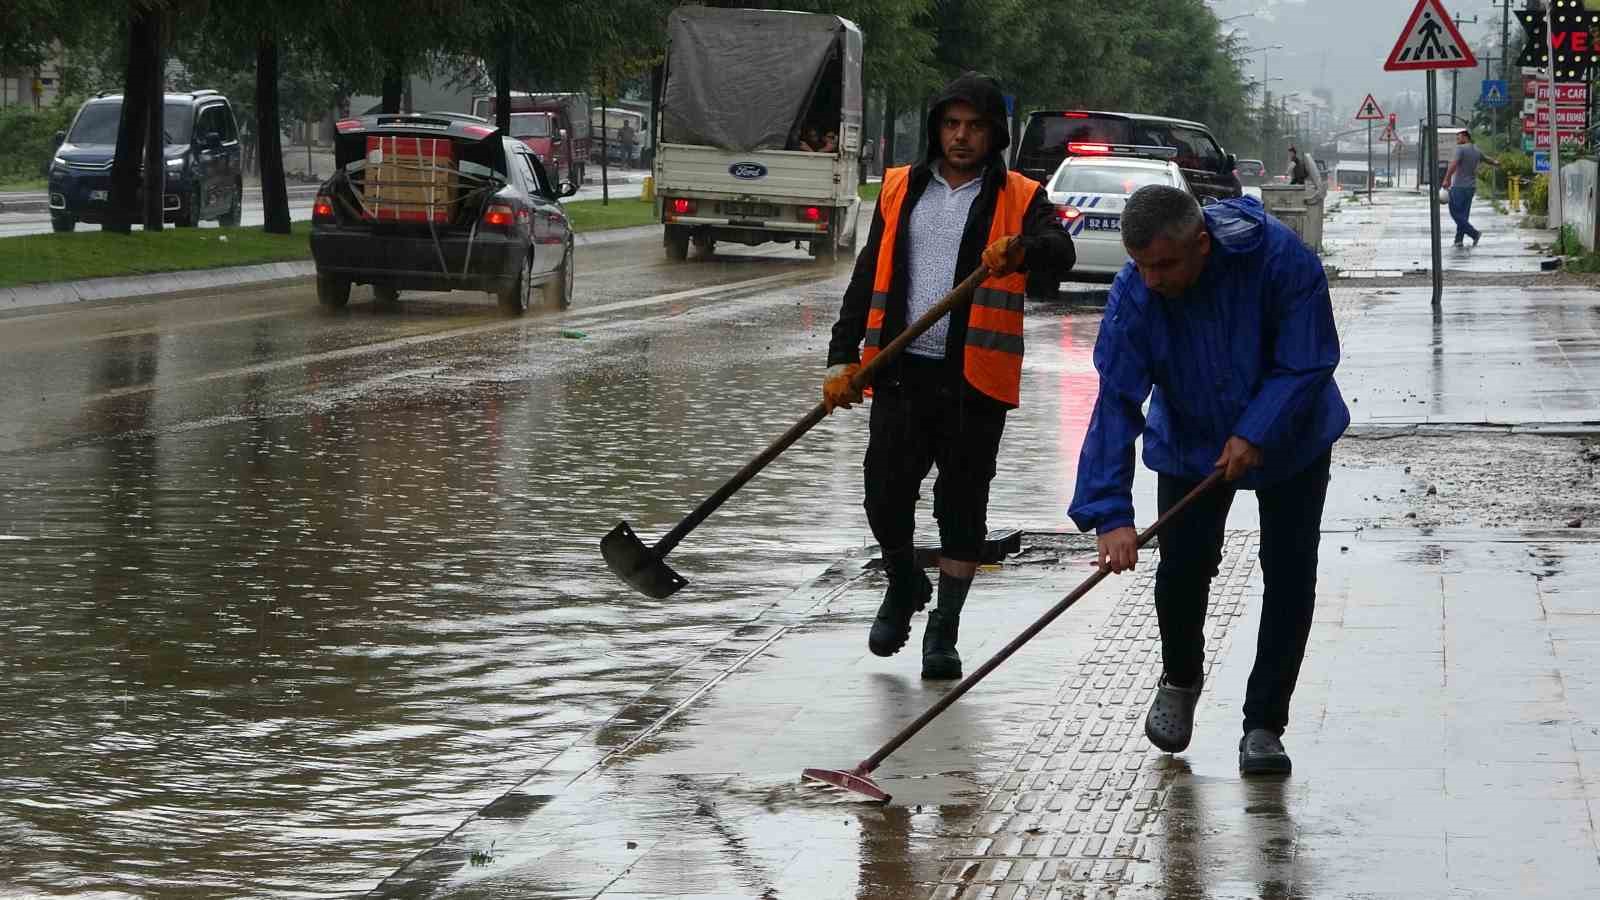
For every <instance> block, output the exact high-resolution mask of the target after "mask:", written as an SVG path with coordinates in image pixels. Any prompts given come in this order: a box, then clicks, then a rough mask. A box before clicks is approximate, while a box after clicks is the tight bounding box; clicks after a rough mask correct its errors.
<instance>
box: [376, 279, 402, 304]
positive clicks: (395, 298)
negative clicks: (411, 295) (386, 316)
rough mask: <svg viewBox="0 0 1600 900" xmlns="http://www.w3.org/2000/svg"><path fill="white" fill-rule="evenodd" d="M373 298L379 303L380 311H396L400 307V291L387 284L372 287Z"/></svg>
mask: <svg viewBox="0 0 1600 900" xmlns="http://www.w3.org/2000/svg"><path fill="white" fill-rule="evenodd" d="M372 297H373V299H374V300H377V301H378V308H379V309H394V308H395V307H397V306H399V305H400V289H399V288H397V287H391V286H390V285H385V284H375V285H373V286H372Z"/></svg>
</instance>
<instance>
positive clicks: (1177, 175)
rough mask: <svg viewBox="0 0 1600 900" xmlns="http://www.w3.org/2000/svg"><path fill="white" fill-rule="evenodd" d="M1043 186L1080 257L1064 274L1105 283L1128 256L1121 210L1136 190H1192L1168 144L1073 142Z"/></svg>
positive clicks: (1173, 150) (1191, 192) (1192, 191)
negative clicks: (1155, 186)
mask: <svg viewBox="0 0 1600 900" xmlns="http://www.w3.org/2000/svg"><path fill="white" fill-rule="evenodd" d="M1071 151H1072V155H1070V156H1068V157H1067V158H1066V159H1065V160H1063V161H1062V163H1061V165H1060V167H1059V168H1057V169H1056V173H1055V175H1054V176H1052V177H1051V178H1050V183H1049V185H1048V186H1047V187H1046V188H1045V190H1046V193H1047V195H1048V196H1049V198H1050V202H1051V203H1052V204H1053V205H1054V206H1055V208H1056V218H1057V220H1059V221H1060V222H1061V227H1062V228H1065V229H1066V230H1067V233H1068V234H1071V235H1072V245H1073V249H1074V250H1076V251H1077V255H1078V261H1077V263H1076V264H1075V265H1073V267H1072V273H1071V274H1070V275H1069V276H1067V277H1068V278H1071V279H1074V280H1077V279H1078V278H1079V276H1089V277H1090V278H1091V279H1092V280H1096V281H1103V280H1104V279H1105V277H1106V276H1108V275H1115V274H1117V273H1118V272H1120V271H1121V270H1122V266H1123V264H1124V263H1125V262H1127V260H1128V254H1127V251H1125V250H1124V249H1123V248H1122V208H1123V207H1124V206H1126V205H1127V202H1128V197H1129V196H1131V195H1132V194H1133V192H1134V191H1137V190H1138V189H1139V188H1142V187H1145V186H1147V185H1152V184H1164V185H1169V186H1171V187H1177V188H1182V189H1183V190H1185V191H1188V192H1189V193H1190V194H1193V193H1194V189H1193V188H1191V187H1190V186H1189V182H1188V180H1187V179H1186V178H1184V176H1183V170H1182V169H1180V168H1178V164H1177V163H1176V162H1175V161H1174V160H1175V159H1176V157H1177V154H1178V151H1177V150H1175V149H1173V148H1171V147H1140V146H1132V145H1124V144H1073V145H1071Z"/></svg>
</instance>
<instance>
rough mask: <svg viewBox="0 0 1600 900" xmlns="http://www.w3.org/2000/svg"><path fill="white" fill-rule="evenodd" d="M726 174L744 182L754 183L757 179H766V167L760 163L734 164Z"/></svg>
mask: <svg viewBox="0 0 1600 900" xmlns="http://www.w3.org/2000/svg"><path fill="white" fill-rule="evenodd" d="M728 174H729V175H732V176H733V177H735V178H743V179H745V180H746V181H754V180H755V179H757V178H765V177H767V167H766V166H763V165H762V164H761V163H753V162H736V163H734V164H733V165H731V166H729V167H728Z"/></svg>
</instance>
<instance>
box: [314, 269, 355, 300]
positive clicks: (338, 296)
mask: <svg viewBox="0 0 1600 900" xmlns="http://www.w3.org/2000/svg"><path fill="white" fill-rule="evenodd" d="M317 302H318V303H320V304H322V305H323V306H326V307H327V308H329V309H343V308H344V305H345V304H346V303H349V302H350V279H348V278H340V277H338V276H336V275H326V274H323V273H322V272H318V273H317Z"/></svg>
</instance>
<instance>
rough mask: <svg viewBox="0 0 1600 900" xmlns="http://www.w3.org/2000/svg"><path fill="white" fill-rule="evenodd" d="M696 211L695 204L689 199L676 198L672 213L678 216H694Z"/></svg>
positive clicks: (673, 202)
mask: <svg viewBox="0 0 1600 900" xmlns="http://www.w3.org/2000/svg"><path fill="white" fill-rule="evenodd" d="M694 211H695V202H694V201H693V200H690V199H689V198H688V197H675V198H673V201H672V213H673V215H678V216H692V215H694Z"/></svg>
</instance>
